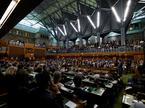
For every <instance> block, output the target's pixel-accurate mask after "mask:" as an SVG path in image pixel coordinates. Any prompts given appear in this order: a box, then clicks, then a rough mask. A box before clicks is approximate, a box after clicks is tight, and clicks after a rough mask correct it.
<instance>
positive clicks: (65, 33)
mask: <svg viewBox="0 0 145 108" xmlns="http://www.w3.org/2000/svg"><path fill="white" fill-rule="evenodd" d="M63 30H64V36H66V35H67V32H66V28H65V25H63Z"/></svg>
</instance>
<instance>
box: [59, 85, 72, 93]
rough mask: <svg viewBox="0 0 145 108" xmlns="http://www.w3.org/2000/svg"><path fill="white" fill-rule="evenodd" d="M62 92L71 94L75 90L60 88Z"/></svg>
mask: <svg viewBox="0 0 145 108" xmlns="http://www.w3.org/2000/svg"><path fill="white" fill-rule="evenodd" d="M60 89H61V90H63V91H66V92H70V93H72V92H73V90H71V89H68V88H66V87H64V86H61V88H60Z"/></svg>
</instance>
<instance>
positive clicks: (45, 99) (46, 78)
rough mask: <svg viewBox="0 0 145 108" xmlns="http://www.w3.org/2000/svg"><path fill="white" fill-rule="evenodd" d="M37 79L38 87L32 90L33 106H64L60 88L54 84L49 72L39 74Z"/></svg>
mask: <svg viewBox="0 0 145 108" xmlns="http://www.w3.org/2000/svg"><path fill="white" fill-rule="evenodd" d="M36 81H37V85H38V87H37V88H34V89H32V90H31V91H30V99H31V104H30V105H31V107H33V108H35V107H36V108H62V103H61V102H60V98H61V95H60V92H59V89H58V88H57V86H54V85H53V83H52V81H51V77H50V75H49V73H48V72H42V73H39V74H37V75H36ZM52 91H53V93H52Z"/></svg>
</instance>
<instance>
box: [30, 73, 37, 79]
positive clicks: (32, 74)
mask: <svg viewBox="0 0 145 108" xmlns="http://www.w3.org/2000/svg"><path fill="white" fill-rule="evenodd" d="M37 74H38V73H37V72H32V73H30V74H29V75H30V76H32V77H33V78H35V76H36V75H37Z"/></svg>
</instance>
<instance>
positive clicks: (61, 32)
mask: <svg viewBox="0 0 145 108" xmlns="http://www.w3.org/2000/svg"><path fill="white" fill-rule="evenodd" d="M58 30H59V31H60V32H61V34H62V35H63V36H65V34H64V33H63V31H62V30H61V29H60V27H58Z"/></svg>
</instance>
